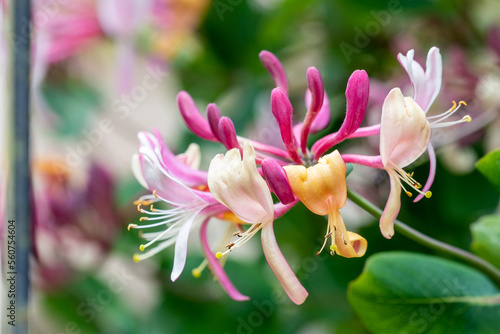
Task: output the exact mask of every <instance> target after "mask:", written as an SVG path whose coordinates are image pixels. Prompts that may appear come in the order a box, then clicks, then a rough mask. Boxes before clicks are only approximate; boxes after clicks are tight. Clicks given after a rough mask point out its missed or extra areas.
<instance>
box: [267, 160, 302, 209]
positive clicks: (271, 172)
mask: <svg viewBox="0 0 500 334" xmlns="http://www.w3.org/2000/svg"><path fill="white" fill-rule="evenodd" d="M261 166H262V171H263V172H264V177H265V178H266V181H267V184H268V185H269V188H270V189H271V191H272V192H273V193H274V194H275V195H276V197H278V199H279V200H280V202H281V203H283V204H289V203H292V202H294V201H295V196H294V195H293V191H292V188H290V184H289V183H288V178H287V176H286V173H285V170H284V169H283V167H281V166H280V164H278V163H277V162H276V160H274V159H272V158H268V159H264V160H262V163H261Z"/></svg>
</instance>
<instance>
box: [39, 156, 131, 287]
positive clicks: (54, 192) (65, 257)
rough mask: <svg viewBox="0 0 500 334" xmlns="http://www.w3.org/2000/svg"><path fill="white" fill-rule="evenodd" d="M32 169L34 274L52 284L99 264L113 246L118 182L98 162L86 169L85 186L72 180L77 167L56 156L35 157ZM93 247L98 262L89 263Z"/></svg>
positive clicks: (44, 284)
mask: <svg viewBox="0 0 500 334" xmlns="http://www.w3.org/2000/svg"><path fill="white" fill-rule="evenodd" d="M33 170H34V177H33V178H34V185H33V193H32V197H33V203H32V207H33V215H32V220H33V230H32V234H33V255H34V259H35V263H34V267H35V273H36V275H35V278H34V280H35V282H36V283H37V284H38V285H39V286H41V287H43V288H54V287H57V286H60V285H63V284H65V283H68V282H69V281H70V280H71V279H72V278H74V277H75V276H77V274H78V271H81V269H78V268H84V267H86V268H89V269H94V268H95V267H97V266H99V265H100V264H101V263H102V258H103V257H105V256H107V255H108V253H109V252H110V251H111V248H112V245H113V242H114V240H115V237H116V236H117V234H118V232H119V231H120V230H121V228H122V226H121V223H120V219H119V217H118V215H117V213H116V209H115V205H114V188H115V185H114V181H113V179H112V178H111V176H110V174H109V173H108V172H107V171H106V170H105V169H104V168H103V167H102V166H100V165H97V164H93V165H91V166H90V168H89V169H88V171H87V173H86V175H85V177H86V179H87V180H86V183H85V184H84V187H83V188H82V187H80V186H78V185H77V184H75V183H77V182H75V181H74V180H72V178H73V177H76V176H75V175H73V174H74V172H72V173H70V171H69V170H67V169H64V168H63V165H62V164H60V163H58V162H55V161H41V162H36V163H35V167H34V169H33ZM75 252H78V255H79V256H78V260H75V259H74V256H73V255H74V253H75ZM94 252H97V253H98V254H99V257H97V258H98V259H99V263H98V262H96V261H93V262H92V263H87V262H86V260H85V258H86V255H88V254H90V253H94Z"/></svg>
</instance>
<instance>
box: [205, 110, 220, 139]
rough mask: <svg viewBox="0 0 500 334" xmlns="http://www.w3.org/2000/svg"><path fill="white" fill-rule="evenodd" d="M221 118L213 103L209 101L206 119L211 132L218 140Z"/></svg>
mask: <svg viewBox="0 0 500 334" xmlns="http://www.w3.org/2000/svg"><path fill="white" fill-rule="evenodd" d="M220 118H221V112H220V110H219V108H218V107H217V105H216V104H215V103H209V104H208V106H207V119H208V124H209V125H210V130H211V131H212V134H213V135H214V136H215V138H217V140H219V141H220V136H219V121H220Z"/></svg>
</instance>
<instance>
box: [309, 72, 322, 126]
mask: <svg viewBox="0 0 500 334" xmlns="http://www.w3.org/2000/svg"><path fill="white" fill-rule="evenodd" d="M306 75H307V84H308V88H309V91H310V92H311V103H310V104H309V106H308V107H309V108H308V109H309V110H311V112H313V113H314V114H317V113H318V112H319V111H320V109H321V107H322V105H323V97H324V92H325V90H324V87H323V79H322V78H321V73H320V72H319V70H318V69H317V68H316V67H309V68H308V69H307V73H306ZM314 116H316V115H314Z"/></svg>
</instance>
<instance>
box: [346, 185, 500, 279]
mask: <svg viewBox="0 0 500 334" xmlns="http://www.w3.org/2000/svg"><path fill="white" fill-rule="evenodd" d="M347 197H348V198H349V199H350V200H351V201H353V202H354V203H356V204H357V205H359V206H360V207H361V208H363V209H364V210H366V211H367V212H368V213H369V214H371V215H372V216H374V217H375V218H377V219H378V218H380V216H381V215H382V210H380V209H379V208H378V207H376V206H375V205H373V204H372V203H371V202H370V201H368V200H367V199H366V198H364V197H363V196H361V195H360V194H358V193H357V192H355V191H353V190H351V189H347ZM394 228H395V230H396V231H397V232H399V233H401V234H402V235H404V236H406V237H407V238H409V239H411V240H413V241H415V242H417V243H419V244H421V245H422V246H425V247H428V248H430V249H433V250H435V251H438V252H442V253H445V254H448V255H451V256H453V257H455V258H457V259H459V260H461V261H463V262H466V263H468V264H470V265H471V266H473V267H475V268H477V269H479V270H480V271H482V272H483V273H485V274H486V275H487V276H488V277H489V278H491V280H493V281H494V282H495V284H497V285H498V286H500V270H498V269H497V268H496V267H495V266H493V265H492V264H491V263H489V262H487V261H485V260H483V259H482V258H480V257H478V256H476V255H474V254H472V253H469V252H467V251H465V250H463V249H461V248H458V247H455V246H452V245H449V244H447V243H444V242H442V241H439V240H436V239H433V238H431V237H429V236H427V235H425V234H423V233H421V232H419V231H417V230H415V229H413V228H411V227H410V226H408V225H406V224H405V223H403V222H400V221H399V220H396V222H395V223H394Z"/></svg>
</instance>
